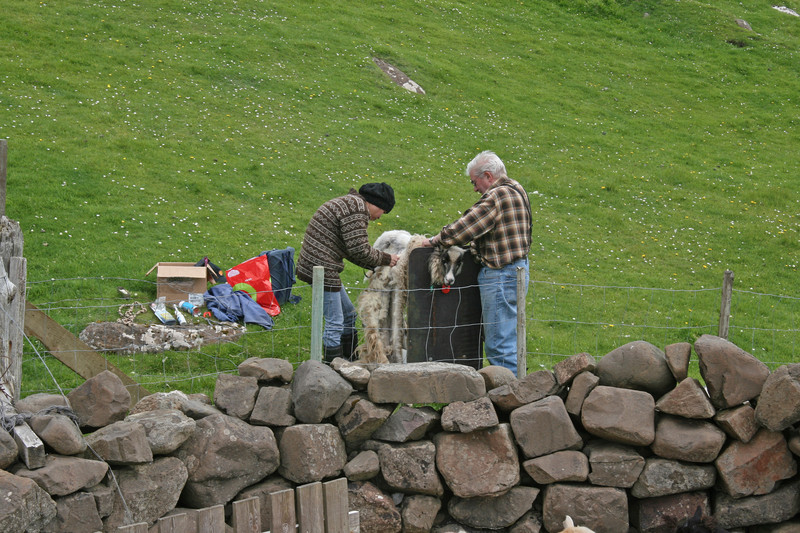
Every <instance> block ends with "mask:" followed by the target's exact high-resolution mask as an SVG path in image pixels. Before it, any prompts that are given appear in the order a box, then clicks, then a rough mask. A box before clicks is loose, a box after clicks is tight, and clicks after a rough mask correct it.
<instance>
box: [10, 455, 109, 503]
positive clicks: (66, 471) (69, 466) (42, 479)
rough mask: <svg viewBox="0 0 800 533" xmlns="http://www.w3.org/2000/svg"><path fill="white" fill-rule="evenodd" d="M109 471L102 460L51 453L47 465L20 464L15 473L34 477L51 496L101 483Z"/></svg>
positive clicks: (69, 492) (30, 477)
mask: <svg viewBox="0 0 800 533" xmlns="http://www.w3.org/2000/svg"><path fill="white" fill-rule="evenodd" d="M107 471H108V465H107V464H106V463H104V462H102V461H92V460H90V459H81V458H80V457H64V456H61V455H55V454H52V453H51V454H49V455H48V456H47V457H46V458H45V465H44V466H43V467H42V468H37V469H36V470H28V469H27V468H25V467H23V466H21V465H18V466H17V468H15V469H14V471H13V473H14V474H15V475H16V476H18V477H24V478H28V479H32V480H33V481H35V482H36V484H37V485H39V486H40V487H42V488H43V489H44V490H45V491H47V493H48V494H49V495H50V496H65V495H67V494H72V493H73V492H77V491H79V490H82V489H85V488H88V487H92V486H94V485H97V484H98V483H100V480H102V479H103V477H105V475H106V472H107Z"/></svg>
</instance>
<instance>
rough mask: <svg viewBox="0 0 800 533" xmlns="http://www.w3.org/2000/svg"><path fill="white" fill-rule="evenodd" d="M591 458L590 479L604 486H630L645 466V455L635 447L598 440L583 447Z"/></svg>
mask: <svg viewBox="0 0 800 533" xmlns="http://www.w3.org/2000/svg"><path fill="white" fill-rule="evenodd" d="M583 453H584V454H586V455H587V456H588V458H589V468H590V473H589V481H590V482H591V483H592V485H599V486H603V487H620V488H630V487H632V486H633V484H634V483H636V480H637V479H638V478H639V474H641V473H642V469H643V468H644V457H642V456H641V455H640V454H639V453H638V452H637V451H636V450H635V449H634V448H631V447H628V446H623V445H621V444H615V443H613V442H608V441H604V440H596V441H592V442H590V443H589V444H587V445H586V446H585V447H584V448H583Z"/></svg>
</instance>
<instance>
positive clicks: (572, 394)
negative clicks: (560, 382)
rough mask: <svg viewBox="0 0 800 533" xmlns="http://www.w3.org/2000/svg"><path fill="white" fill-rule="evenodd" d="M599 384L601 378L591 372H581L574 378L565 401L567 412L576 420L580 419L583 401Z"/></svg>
mask: <svg viewBox="0 0 800 533" xmlns="http://www.w3.org/2000/svg"><path fill="white" fill-rule="evenodd" d="M599 383H600V378H599V377H597V376H596V375H595V374H592V373H591V372H581V373H580V374H578V375H577V376H575V377H574V378H572V383H571V385H570V387H569V392H568V393H567V399H566V400H565V401H564V407H566V408H567V412H568V413H569V414H571V415H572V416H574V417H575V418H579V417H580V416H581V409H582V408H583V401H584V400H585V399H586V397H587V396H588V395H589V393H590V392H592V390H594V388H595V387H596V386H597V385H598V384H599Z"/></svg>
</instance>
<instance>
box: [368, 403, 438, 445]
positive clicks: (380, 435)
mask: <svg viewBox="0 0 800 533" xmlns="http://www.w3.org/2000/svg"><path fill="white" fill-rule="evenodd" d="M440 416H441V415H440V414H439V412H438V411H436V410H434V409H432V408H430V407H410V406H408V405H402V406H400V408H399V409H397V410H396V411H395V412H393V413H392V414H391V415H390V416H389V418H388V419H387V420H386V422H384V423H383V425H382V426H381V427H380V428H378V430H377V431H375V433H373V434H372V437H373V438H375V439H379V440H385V441H388V442H407V441H410V440H419V439H422V438H423V437H425V435H426V434H427V433H428V432H429V431H431V429H432V428H434V427H435V426H436V423H437V422H438V421H439V419H440Z"/></svg>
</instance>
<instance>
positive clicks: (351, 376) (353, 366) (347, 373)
mask: <svg viewBox="0 0 800 533" xmlns="http://www.w3.org/2000/svg"><path fill="white" fill-rule="evenodd" d="M331 368H332V369H334V370H336V371H337V372H338V373H339V375H340V376H342V377H343V378H344V379H346V380H347V382H348V383H350V384H351V385H352V386H353V388H355V389H356V390H360V391H361V390H367V384H369V378H370V377H372V374H370V372H369V369H368V368H366V366H365V364H364V363H359V362H350V361H348V360H346V359H342V358H341V357H337V358H336V359H334V361H333V363H331Z"/></svg>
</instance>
